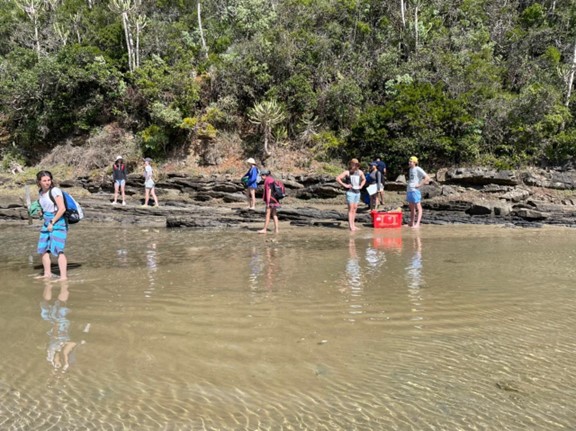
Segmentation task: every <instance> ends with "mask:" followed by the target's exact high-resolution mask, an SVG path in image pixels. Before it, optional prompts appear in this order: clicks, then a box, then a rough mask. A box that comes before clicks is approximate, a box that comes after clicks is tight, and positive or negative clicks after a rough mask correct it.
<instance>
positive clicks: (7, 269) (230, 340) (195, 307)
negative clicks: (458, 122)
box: [0, 226, 576, 430]
mask: <svg viewBox="0 0 576 431" xmlns="http://www.w3.org/2000/svg"><path fill="white" fill-rule="evenodd" d="M97 232H98V231H96V230H92V229H90V228H82V229H75V230H74V231H73V232H72V234H71V238H70V243H69V258H70V260H71V262H75V263H78V264H79V266H78V267H76V268H73V269H72V270H71V272H70V281H69V298H68V299H67V300H66V301H65V302H66V304H65V305H66V309H67V310H68V312H67V314H66V315H65V316H63V317H64V320H65V321H66V322H64V321H62V320H59V321H58V320H57V321H49V320H45V319H43V318H42V317H41V314H40V306H39V304H40V303H41V302H42V301H43V296H44V295H45V292H46V288H45V287H44V284H43V283H41V282H39V281H35V280H33V278H32V277H31V276H32V275H34V273H35V272H36V271H37V270H35V269H34V266H35V265H37V264H38V263H39V262H38V260H37V257H36V256H35V255H34V254H33V253H34V246H35V244H32V245H31V244H29V243H27V242H26V241H30V242H32V243H34V242H35V237H36V235H37V232H34V231H31V230H22V229H3V234H4V237H5V244H8V245H10V247H11V248H10V249H4V250H2V251H1V252H0V253H2V254H1V256H2V258H3V259H2V263H1V265H2V267H1V268H2V270H3V274H4V275H3V288H2V292H1V293H0V294H1V295H2V301H1V303H0V304H1V305H0V309H1V310H2V313H0V324H1V325H2V328H4V334H3V337H2V338H1V339H0V348H2V351H3V352H4V355H3V361H2V363H1V364H0V371H1V374H0V375H1V376H2V377H1V380H0V428H1V429H8V430H46V429H56V430H78V429H111V430H116V429H138V430H158V429H174V430H196V429H199V430H202V429H207V430H216V429H230V430H237V429H246V430H254V429H286V430H290V429H326V430H328V429H329V430H338V429H340V430H350V429H358V430H372V429H399V430H412V429H413V430H427V429H430V430H438V429H443V430H444V429H446V430H448V429H450V430H451V429H455V430H456V429H503V430H526V429H543V430H548V429H550V430H555V429H558V430H560V429H570V427H571V426H573V425H574V423H575V422H576V415H575V413H574V411H573V409H572V408H571V407H570V406H571V404H572V400H573V399H574V397H575V395H576V393H575V389H574V388H576V385H575V383H576V367H575V366H574V361H573V355H574V351H575V349H576V342H575V341H574V337H573V336H572V333H573V331H572V328H573V327H574V324H575V323H576V313H575V311H576V300H575V297H576V295H574V287H573V286H574V285H573V281H572V280H573V278H574V275H575V274H574V272H575V269H574V268H575V266H574V264H573V263H574V261H573V259H574V247H573V244H574V239H576V234H575V233H574V232H572V231H569V230H563V231H562V230H540V231H536V230H506V229H500V228H493V227H491V228H468V227H459V228H451V229H448V228H445V227H429V226H425V227H423V228H422V229H421V230H420V232H413V231H410V230H401V231H397V232H394V233H387V232H384V233H376V232H372V231H371V230H369V229H366V230H363V231H361V232H359V233H358V234H356V235H354V236H350V235H349V234H348V233H347V232H345V231H340V230H330V229H327V230H312V229H293V230H288V231H287V232H286V234H285V235H280V236H273V235H269V236H267V237H262V236H259V235H255V234H252V233H247V232H243V233H227V232H194V231H165V230H156V231H155V230H150V229H145V230H142V229H118V230H114V229H111V230H110V232H109V235H108V236H109V238H110V239H109V240H107V241H102V240H101V235H96V233H97ZM23 236H24V237H25V238H26V241H22V240H21V239H22V237H23ZM30 257H32V261H30ZM59 289H60V287H59V284H58V283H55V284H54V287H53V288H52V293H53V295H52V298H50V299H49V300H46V299H45V298H44V301H45V302H49V303H55V301H56V300H58V297H59V295H60V290H59ZM54 325H56V326H57V327H58V328H60V332H59V333H58V334H59V336H61V337H64V338H66V337H67V338H66V339H69V340H71V341H72V342H75V343H77V347H76V348H75V349H74V355H73V356H74V358H71V361H70V362H71V364H70V368H69V369H68V370H67V371H66V372H62V369H56V368H54V367H53V366H52V365H51V364H50V362H48V361H47V360H46V357H47V349H48V347H49V346H50V343H52V342H54V340H53V339H52V338H51V335H50V334H49V333H50V332H51V328H53V327H54ZM62 331H64V332H62ZM72 359H73V360H72Z"/></svg>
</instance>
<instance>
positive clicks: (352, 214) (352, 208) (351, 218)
mask: <svg viewBox="0 0 576 431" xmlns="http://www.w3.org/2000/svg"><path fill="white" fill-rule="evenodd" d="M357 209H358V204H348V225H349V226H350V230H352V231H354V230H357V229H358V228H357V227H356V210H357Z"/></svg>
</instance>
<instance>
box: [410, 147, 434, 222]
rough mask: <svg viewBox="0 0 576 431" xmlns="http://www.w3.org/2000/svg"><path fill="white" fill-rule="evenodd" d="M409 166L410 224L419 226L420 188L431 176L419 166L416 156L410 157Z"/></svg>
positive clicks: (420, 210) (420, 214) (420, 217)
mask: <svg viewBox="0 0 576 431" xmlns="http://www.w3.org/2000/svg"><path fill="white" fill-rule="evenodd" d="M408 166H409V167H410V171H409V173H408V185H407V189H406V190H407V191H406V200H407V201H408V205H409V206H410V223H409V224H408V226H410V227H413V228H419V227H420V221H421V220H422V194H421V193H420V190H419V189H420V187H422V186H423V185H425V184H428V183H429V182H430V177H429V176H428V174H427V173H426V172H424V169H422V168H421V167H420V166H418V158H417V157H416V156H412V157H410V159H408Z"/></svg>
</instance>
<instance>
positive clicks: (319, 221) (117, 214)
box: [0, 167, 576, 228]
mask: <svg viewBox="0 0 576 431" xmlns="http://www.w3.org/2000/svg"><path fill="white" fill-rule="evenodd" d="M281 179H282V180H283V182H284V184H285V186H286V190H287V194H288V197H287V199H286V200H285V202H284V205H283V207H282V209H281V211H280V213H279V216H280V219H281V220H289V221H290V222H292V223H293V224H299V225H316V226H333V227H335V226H340V225H346V220H347V216H346V212H345V208H344V205H343V204H342V201H343V190H342V188H341V187H340V186H339V185H338V184H337V183H336V181H335V178H334V177H332V176H326V175H300V176H295V175H286V176H284V177H281ZM0 183H3V184H4V187H5V188H6V187H7V184H12V186H11V187H12V188H23V184H15V183H13V182H12V183H10V179H8V178H0ZM60 186H61V187H62V188H65V189H71V190H72V192H73V193H74V192H75V191H77V190H79V189H83V190H84V195H87V196H84V195H82V197H81V198H79V199H78V200H79V201H80V202H81V204H82V206H83V207H84V209H85V213H86V220H87V221H92V222H101V223H108V222H110V223H124V224H141V225H156V226H168V227H195V228H207V227H210V228H212V227H226V228H229V227H238V226H245V225H246V224H247V223H253V222H258V223H261V221H262V219H263V216H264V210H263V209H260V210H258V211H248V210H244V209H241V208H235V206H236V207H238V204H244V203H245V202H246V197H245V195H244V193H243V190H244V188H243V186H242V184H241V182H240V181H239V179H236V178H232V177H230V176H229V175H224V176H201V175H199V176H189V175H185V174H178V173H173V174H168V175H167V176H166V177H165V178H163V179H161V180H159V181H158V182H157V183H156V190H157V194H158V196H159V198H160V201H161V203H162V206H161V207H159V208H143V207H141V206H140V205H139V204H140V203H142V195H143V187H144V185H143V181H142V178H141V177H140V176H139V175H136V174H133V175H129V177H128V181H127V184H126V194H127V195H128V197H129V203H130V204H129V205H127V206H113V205H110V197H111V196H112V193H113V189H112V184H111V182H110V181H104V180H95V179H92V178H89V177H79V178H76V179H75V180H73V181H64V182H62V183H61V184H60ZM31 187H32V188H34V186H33V185H31ZM405 188H406V182H405V178H404V177H399V178H398V179H397V180H396V181H391V182H387V183H386V194H387V195H388V196H389V197H395V198H396V200H397V201H398V202H402V201H403V196H404V191H405ZM575 190H576V172H575V171H551V170H539V169H526V170H521V171H498V170H494V169H487V168H481V167H474V168H450V169H442V170H440V171H439V172H438V173H437V174H436V175H435V176H434V177H433V181H432V182H431V183H430V184H429V185H426V186H424V187H422V196H423V207H424V208H425V209H426V210H427V211H426V213H425V216H424V219H423V223H481V224H493V223H512V224H515V225H522V226H524V225H529V226H539V225H542V224H556V225H564V226H576V192H575ZM261 193H262V192H261V190H259V191H258V192H257V195H258V197H259V198H260V197H261ZM392 201H393V199H392ZM329 202H336V203H337V204H338V205H337V207H338V208H339V209H340V208H341V209H342V210H326V209H322V207H323V206H324V203H329ZM361 208H362V211H360V214H359V216H358V217H359V221H360V222H365V223H370V216H369V214H368V213H367V211H365V209H364V208H363V206H362V205H361ZM27 218H28V216H27V212H26V208H25V203H24V192H22V197H20V196H18V195H16V194H14V193H13V192H12V193H7V194H5V195H4V196H1V195H0V220H14V221H18V220H27Z"/></svg>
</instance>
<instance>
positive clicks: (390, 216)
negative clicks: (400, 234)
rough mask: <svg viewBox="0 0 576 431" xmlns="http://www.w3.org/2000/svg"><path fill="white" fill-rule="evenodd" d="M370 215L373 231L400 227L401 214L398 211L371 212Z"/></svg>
mask: <svg viewBox="0 0 576 431" xmlns="http://www.w3.org/2000/svg"><path fill="white" fill-rule="evenodd" d="M370 215H371V216H372V224H373V225H374V229H387V228H397V227H402V212H400V211H387V212H377V211H372V212H371V213H370Z"/></svg>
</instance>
